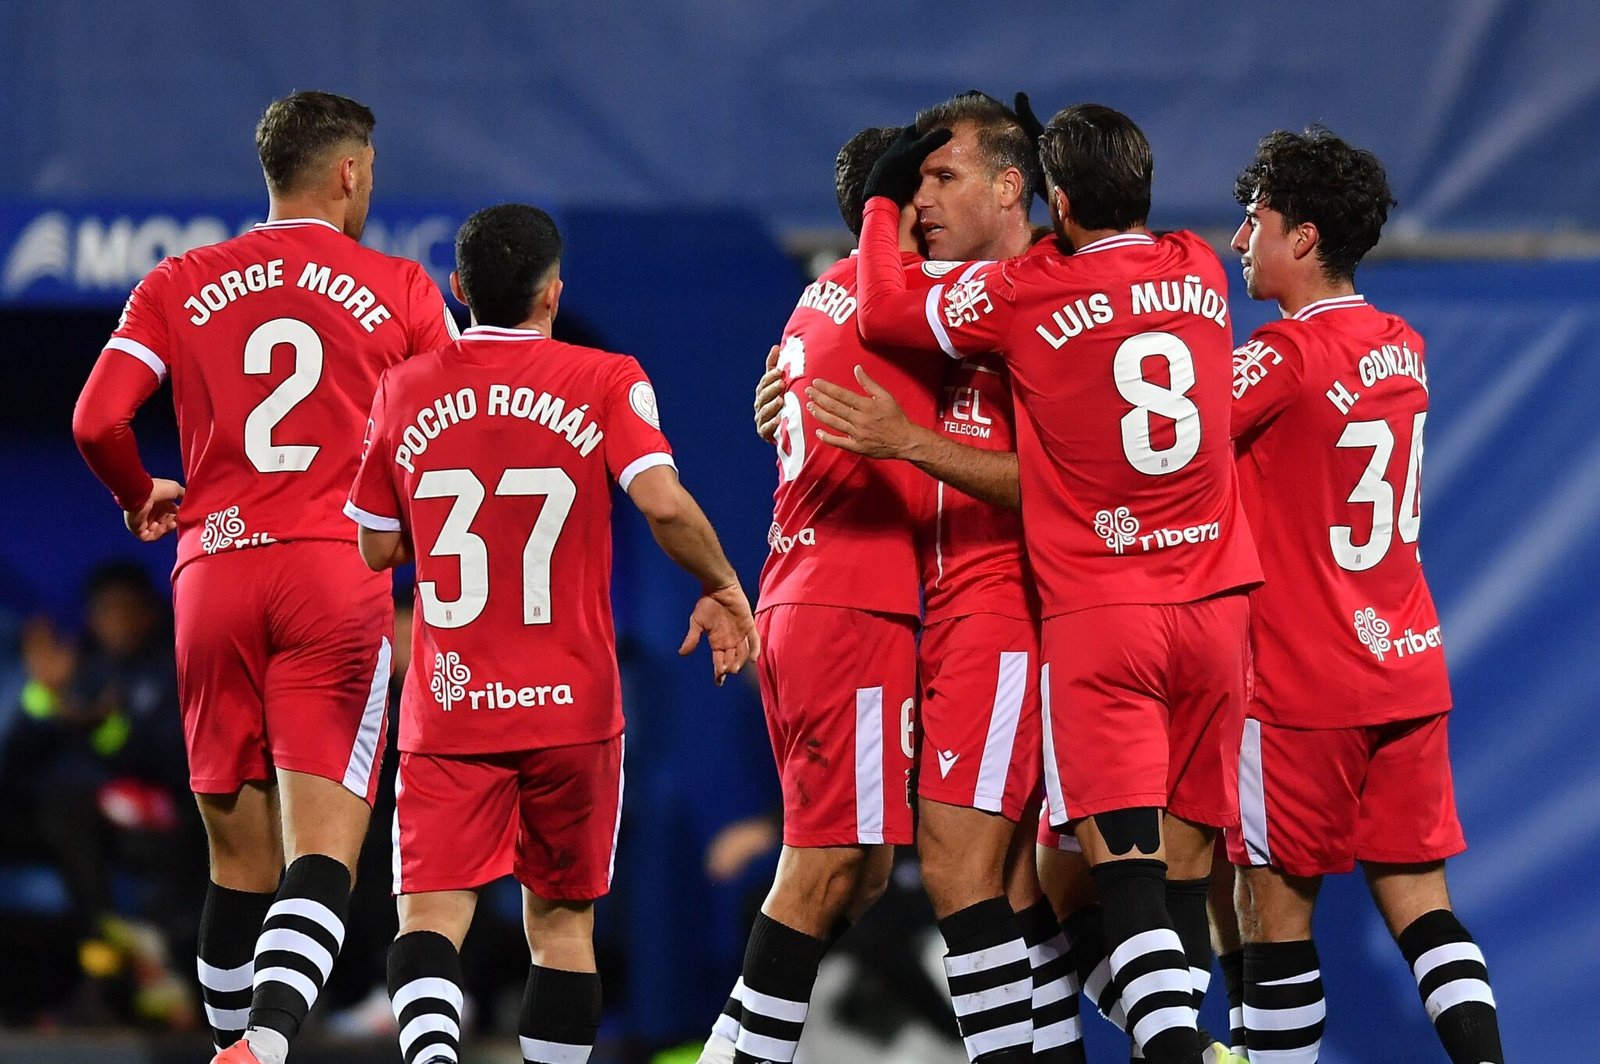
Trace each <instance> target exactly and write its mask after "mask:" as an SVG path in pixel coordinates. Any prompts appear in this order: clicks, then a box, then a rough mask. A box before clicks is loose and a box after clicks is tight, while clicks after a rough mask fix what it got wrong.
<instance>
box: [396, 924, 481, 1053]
mask: <svg viewBox="0 0 1600 1064" xmlns="http://www.w3.org/2000/svg"><path fill="white" fill-rule="evenodd" d="M461 982H462V979H461V954H459V953H458V952H456V947H455V944H454V943H452V942H451V941H450V940H449V939H448V938H446V937H445V936H443V935H441V934H439V933H438V932H436V931H412V932H410V933H409V934H404V935H401V936H400V937H399V938H397V939H395V940H394V943H393V944H392V945H390V947H389V1003H390V1005H392V1006H393V1008H394V1020H395V1024H396V1025H397V1026H398V1027H399V1030H400V1055H401V1057H403V1058H404V1060H405V1064H423V1062H428V1064H432V1062H434V1061H455V1060H458V1059H459V1054H460V1052H461V1007H462V1004H463V1001H464V999H463V996H462V993H461Z"/></svg>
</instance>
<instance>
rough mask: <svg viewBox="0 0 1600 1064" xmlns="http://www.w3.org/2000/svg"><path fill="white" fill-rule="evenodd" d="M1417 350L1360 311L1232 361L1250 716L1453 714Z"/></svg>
mask: <svg viewBox="0 0 1600 1064" xmlns="http://www.w3.org/2000/svg"><path fill="white" fill-rule="evenodd" d="M1423 356H1424V351H1423V343H1422V337H1420V336H1418V335H1417V333H1416V332H1415V331H1413V330H1412V328H1411V327H1410V326H1409V325H1407V324H1406V323H1405V322H1404V321H1403V320H1402V319H1400V318H1399V317H1396V316H1395V315H1393V314H1385V313H1384V312H1382V311H1380V310H1378V309H1376V308H1375V307H1372V306H1370V305H1368V304H1367V302H1366V301H1365V300H1364V299H1362V298H1361V297H1360V296H1347V297H1341V298H1336V299H1325V300H1321V301H1319V302H1316V303H1312V304H1311V305H1309V306H1307V307H1305V308H1303V309H1302V310H1301V311H1300V312H1299V313H1298V314H1296V315H1295V316H1294V317H1292V318H1286V319H1285V320H1283V321H1279V322H1273V323H1272V324H1270V325H1264V326H1262V327H1261V328H1260V329H1257V330H1256V331H1255V333H1253V334H1252V335H1251V337H1250V342H1249V343H1247V344H1245V345H1244V346H1243V347H1241V348H1239V350H1238V351H1236V352H1234V377H1233V394H1234V404H1233V431H1234V435H1235V436H1237V437H1238V438H1239V479H1240V484H1241V490H1242V492H1243V495H1244V504H1245V512H1246V513H1247V514H1248V515H1249V518H1250V523H1251V525H1252V526H1253V527H1254V528H1255V529H1256V531H1257V533H1258V534H1259V537H1260V538H1259V543H1260V545H1261V565H1262V568H1263V569H1264V570H1265V571H1266V575H1267V582H1266V584H1265V585H1264V586H1262V587H1260V588H1258V589H1257V590H1256V591H1255V592H1254V594H1253V595H1252V596H1251V604H1252V609H1251V624H1250V634H1251V645H1252V650H1253V653H1254V656H1255V672H1256V681H1255V701H1254V708H1253V710H1252V712H1253V714H1254V715H1255V716H1257V717H1259V718H1260V719H1262V720H1266V721H1271V722H1272V723H1275V724H1281V725H1286V726H1289V727H1297V728H1313V727H1314V728H1335V727H1337V728H1342V727H1350V726H1354V725H1364V724H1382V723H1386V722H1388V721H1394V720H1403V719H1406V718H1410V717H1422V716H1427V715H1430V714H1434V713H1440V712H1443V711H1444V710H1447V709H1449V708H1450V681H1449V677H1448V675H1447V674H1446V671H1445V660H1444V646H1443V643H1442V641H1441V639H1440V634H1439V615H1438V613H1437V611H1436V610H1435V609H1434V605H1433V597H1432V595H1430V594H1429V593H1428V584H1427V581H1426V580H1424V579H1423V576H1422V561H1421V558H1420V556H1419V554H1418V552H1417V537H1418V534H1419V532H1420V530H1421V524H1422V489H1421V475H1422V430H1423V424H1424V422H1425V421H1426V420H1427V417H1428V371H1427V368H1426V365H1425V363H1424V361H1423Z"/></svg>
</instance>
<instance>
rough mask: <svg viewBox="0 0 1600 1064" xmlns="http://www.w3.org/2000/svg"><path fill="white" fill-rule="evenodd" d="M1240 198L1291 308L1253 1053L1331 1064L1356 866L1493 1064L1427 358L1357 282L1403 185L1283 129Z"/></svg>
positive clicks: (1256, 912)
mask: <svg viewBox="0 0 1600 1064" xmlns="http://www.w3.org/2000/svg"><path fill="white" fill-rule="evenodd" d="M1235 195H1236V197H1237V198H1238V200H1239V203H1240V204H1241V205H1242V206H1243V207H1244V208H1245V220H1244V222H1243V224H1241V225H1240V226H1239V230H1238V232H1237V233H1235V234H1234V238H1233V247H1234V250H1235V251H1238V252H1239V253H1240V255H1242V256H1243V268H1244V277H1245V285H1246V287H1247V288H1248V290H1249V293H1250V295H1251V297H1252V298H1255V299H1271V300H1275V301H1276V302H1277V304H1278V306H1279V308H1280V309H1281V310H1282V311H1283V314H1284V318H1283V320H1282V321H1278V322H1274V323H1272V324H1269V325H1265V326H1262V327H1261V328H1260V329H1258V330H1256V332H1255V333H1254V334H1252V335H1251V337H1250V341H1249V342H1248V343H1247V344H1245V345H1244V346H1243V347H1241V348H1239V349H1238V351H1236V352H1235V353H1234V378H1233V395H1234V404H1233V432H1234V434H1235V436H1236V437H1237V438H1238V463H1239V475H1240V482H1241V486H1242V491H1243V494H1244V503H1245V510H1246V512H1247V513H1248V515H1249V517H1250V521H1251V524H1252V525H1253V526H1254V527H1255V529H1256V530H1257V532H1258V533H1259V535H1260V543H1261V562H1262V566H1263V568H1264V569H1265V570H1266V575H1267V582H1266V584H1265V585H1264V586H1262V587H1261V588H1259V589H1258V590H1257V591H1255V592H1254V593H1253V594H1252V596H1251V626H1250V634H1251V649H1252V655H1253V658H1254V665H1255V682H1254V690H1253V695H1252V697H1251V700H1250V705H1249V709H1248V716H1247V718H1246V720H1245V727H1244V744H1243V749H1242V753H1241V755H1240V773H1239V801H1240V813H1241V823H1240V825H1239V827H1238V828H1237V829H1236V830H1235V829H1230V830H1229V831H1228V841H1229V850H1230V856H1231V858H1232V859H1233V861H1234V862H1235V863H1236V864H1238V865H1239V866H1241V869H1242V871H1241V876H1240V880H1241V882H1240V889H1239V904H1240V915H1241V925H1242V929H1243V931H1244V936H1245V942H1246V945H1245V953H1244V966H1245V1023H1246V1027H1247V1029H1248V1035H1247V1037H1248V1039H1249V1048H1250V1059H1251V1060H1252V1061H1254V1062H1257V1064H1262V1062H1267V1064H1271V1062H1282V1064H1287V1062H1291V1061H1309V1060H1314V1059H1315V1058H1316V1053H1317V1046H1318V1042H1319V1040H1320V1038H1321V1033H1322V1019H1323V1012H1324V1004H1323V997H1322V982H1321V974H1320V971H1319V969H1318V963H1317V954H1316V947H1315V945H1314V944H1313V942H1312V939H1311V915H1312V908H1313V905H1314V903H1315V901H1316V896H1317V889H1318V887H1319V886H1320V884H1321V882H1322V877H1323V876H1324V875H1328V874H1336V873H1341V872H1348V871H1350V870H1351V869H1352V868H1353V867H1355V864H1356V862H1358V861H1359V862H1360V863H1361V865H1362V868H1363V870H1364V871H1365V872H1366V875H1367V882H1368V885H1369V886H1370V887H1371V890H1372V896H1373V900H1374V901H1375V902H1376V903H1377V906H1378V910H1379V912H1381V913H1382V914H1383V918H1384V921H1385V922H1386V923H1387V924H1388V927H1389V930H1390V932H1391V933H1392V934H1393V935H1394V936H1395V939H1396V941H1397V942H1398V943H1399V946H1400V951H1401V952H1402V953H1403V954H1404V955H1405V958H1406V961H1407V963H1408V964H1410V965H1411V969H1412V973H1413V974H1414V975H1415V977H1416V980H1417V985H1418V988H1419V990H1420V992H1421V995H1422V998H1423V1001H1424V1004H1425V1005H1426V1007H1427V1012H1428V1018H1429V1019H1430V1020H1432V1021H1433V1024H1434V1026H1435V1028H1436V1029H1437V1031H1438V1034H1439V1038H1440V1041H1442V1042H1443V1043H1444V1047H1445V1049H1446V1051H1447V1052H1448V1053H1449V1055H1450V1059H1451V1060H1452V1061H1455V1062H1457V1064H1468V1062H1470V1064H1480V1062H1484V1061H1492V1062H1495V1064H1499V1062H1502V1061H1504V1059H1505V1057H1504V1054H1503V1051H1502V1049H1501V1045H1500V1035H1499V1025H1498V1021H1497V1018H1496V1014H1495V1005H1494V995H1493V993H1492V992H1491V991H1490V988H1489V975H1488V969H1487V968H1486V966H1485V964H1484V959H1483V954H1482V952H1481V951H1479V949H1478V947H1477V946H1476V945H1475V944H1474V943H1473V940H1472V937H1471V936H1470V935H1469V934H1468V933H1467V930H1466V929H1465V928H1464V927H1462V925H1461V922H1460V921H1459V920H1457V919H1456V917H1455V915H1454V913H1453V912H1452V911H1451V908H1450V896H1449V893H1448V891H1447V890H1446V885H1445V870H1444V861H1445V858H1447V857H1452V856H1454V855H1456V854H1458V853H1461V852H1462V851H1463V850H1464V849H1466V842H1465V840H1464V838H1463V836H1462V833H1461V824H1460V821H1459V820H1458V819H1457V816H1456V807H1455V797H1454V793H1453V788H1452V785H1451V779H1450V761H1449V751H1448V744H1447V738H1446V735H1447V730H1448V724H1447V721H1448V716H1447V712H1448V710H1449V709H1450V705H1451V699H1450V685H1449V678H1448V676H1447V674H1446V671H1445V660H1444V648H1443V644H1442V642H1441V639H1440V634H1439V618H1438V614H1437V612H1436V611H1435V609H1434V604H1433V598H1432V596H1431V595H1430V594H1429V592H1428V585H1427V582H1426V581H1425V580H1424V579H1423V574H1422V563H1421V559H1420V556H1419V555H1418V552H1417V537H1418V534H1419V532H1420V526H1421V521H1422V504H1421V488H1420V481H1421V467H1422V439H1423V425H1424V423H1425V422H1426V420H1427V416H1428V372H1427V366H1426V362H1425V358H1424V355H1425V352H1424V345H1423V340H1422V337H1420V336H1419V335H1417V333H1416V331H1415V330H1413V329H1412V328H1411V326H1409V325H1408V324H1406V322H1405V321H1404V320H1403V319H1401V318H1399V317H1398V316H1396V315H1394V314H1389V313H1386V312H1384V311H1381V310H1379V309H1377V308H1376V307H1373V306H1371V305H1370V304H1368V303H1367V302H1366V300H1365V299H1363V298H1362V297H1361V296H1360V295H1359V294H1357V292H1356V288H1355V281H1354V275H1355V270H1356V267H1357V265H1358V264H1359V263H1360V262H1361V259H1362V256H1364V255H1365V254H1366V253H1367V252H1368V251H1369V250H1370V249H1371V248H1372V247H1373V246H1374V245H1375V244H1376V243H1377V242H1378V237H1379V233H1380V231H1381V230H1382V228H1383V223H1384V221H1385V220H1386V219H1387V217H1388V213H1389V207H1390V205H1391V204H1392V203H1393V200H1392V198H1391V197H1390V194H1389V185H1388V181H1387V179H1386V177H1385V175H1384V171H1383V167H1382V165H1381V164H1380V163H1379V162H1378V160H1377V159H1376V158H1374V157H1373V155H1372V154H1371V153H1370V152H1365V151H1361V150H1358V149H1356V148H1353V147H1351V146H1350V145H1349V144H1347V143H1345V142H1344V141H1342V140H1340V139H1339V138H1338V137H1335V136H1333V135H1332V134H1331V133H1329V132H1328V131H1327V130H1325V129H1319V128H1313V129H1311V130H1308V131H1306V132H1305V133H1290V132H1285V131H1279V132H1276V133H1273V134H1271V135H1270V136H1268V137H1267V138H1265V139H1264V140H1262V141H1261V144H1260V146H1259V148H1258V150H1257V152H1256V157H1255V160H1254V161H1253V162H1252V163H1251V164H1250V166H1248V167H1247V168H1246V169H1245V170H1244V172H1243V173H1242V174H1241V175H1240V177H1239V180H1238V183H1237V185H1236V187H1235ZM1286 471H1287V472H1286Z"/></svg>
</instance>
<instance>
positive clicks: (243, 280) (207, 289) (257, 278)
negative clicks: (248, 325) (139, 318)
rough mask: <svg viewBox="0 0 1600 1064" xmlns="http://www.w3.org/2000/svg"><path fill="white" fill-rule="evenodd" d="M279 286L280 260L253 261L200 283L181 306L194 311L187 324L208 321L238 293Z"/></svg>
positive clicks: (280, 286) (239, 294)
mask: <svg viewBox="0 0 1600 1064" xmlns="http://www.w3.org/2000/svg"><path fill="white" fill-rule="evenodd" d="M282 287H283V260H282V259H272V260H271V261H269V262H255V263H251V264H250V265H249V266H246V267H245V268H244V269H242V270H229V271H227V272H226V273H224V274H223V275H222V276H220V277H218V278H217V279H216V280H215V281H212V282H210V283H209V284H203V285H201V286H200V291H198V292H196V293H195V294H194V295H192V296H190V297H189V298H188V299H185V300H184V301H183V305H184V306H185V307H187V308H188V309H190V310H192V311H194V314H193V315H192V316H191V317H190V318H189V324H190V325H204V324H205V323H206V322H208V321H210V320H211V315H213V314H215V313H216V312H217V311H219V310H222V309H223V308H224V307H226V306H228V304H230V303H232V302H233V301H234V300H236V299H238V298H239V297H240V296H246V295H250V294H251V293H253V292H265V291H266V290H267V289H269V288H282ZM123 317H124V318H126V317H127V310H126V308H124V310H123ZM119 327H120V325H119Z"/></svg>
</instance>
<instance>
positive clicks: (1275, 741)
mask: <svg viewBox="0 0 1600 1064" xmlns="http://www.w3.org/2000/svg"><path fill="white" fill-rule="evenodd" d="M1448 720H1449V714H1448V713H1440V714H1438V715H1437V716H1432V717H1421V718H1418V719H1416V720H1402V721H1395V722H1394V723H1391V724H1374V725H1368V726H1366V727H1356V728H1313V729H1306V728H1284V727H1279V726H1278V725H1275V724H1268V723H1266V722H1264V721H1258V720H1254V719H1246V720H1245V724H1244V743H1243V745H1242V746H1241V748H1240V751H1239V812H1240V825H1239V827H1238V829H1237V830H1230V831H1228V832H1227V839H1228V859H1229V860H1231V861H1232V862H1233V863H1234V864H1237V865H1271V866H1272V867H1273V868H1277V869H1281V870H1282V871H1284V872H1287V873H1289V874H1290V875H1293V876H1320V875H1333V874H1336V873H1340V872H1348V871H1350V870H1351V869H1352V868H1354V867H1355V863H1356V862H1357V861H1375V862H1377V863H1379V864H1426V863H1428V862H1432V861H1442V860H1444V859H1445V858H1446V857H1454V856H1455V855H1456V854H1458V853H1461V852H1462V851H1463V850H1465V849H1466V848H1467V841H1466V838H1465V837H1464V836H1463V835H1462V834H1461V821H1460V820H1459V819H1458V818H1457V816H1456V798H1455V787H1454V786H1453V785H1452V783H1451V780H1450V748H1449V739H1448V730H1449V729H1448Z"/></svg>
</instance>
